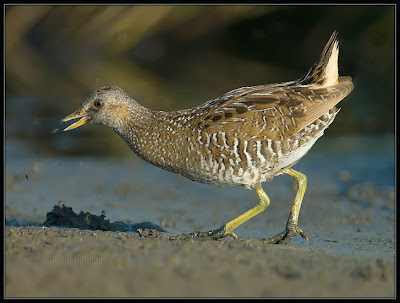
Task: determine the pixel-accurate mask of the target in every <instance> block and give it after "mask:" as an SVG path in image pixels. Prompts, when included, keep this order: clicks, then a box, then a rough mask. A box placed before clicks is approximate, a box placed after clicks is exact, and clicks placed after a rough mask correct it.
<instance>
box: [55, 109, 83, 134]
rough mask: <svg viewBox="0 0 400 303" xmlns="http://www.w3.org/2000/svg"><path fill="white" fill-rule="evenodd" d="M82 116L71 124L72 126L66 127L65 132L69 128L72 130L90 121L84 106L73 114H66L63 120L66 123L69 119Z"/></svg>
mask: <svg viewBox="0 0 400 303" xmlns="http://www.w3.org/2000/svg"><path fill="white" fill-rule="evenodd" d="M78 118H81V119H80V120H79V121H77V122H75V123H73V124H71V125H70V126H68V127H66V128H64V130H63V131H64V132H65V131H67V130H71V129H74V128H77V127H79V126H81V125H83V124H86V123H87V121H88V116H87V115H86V112H85V110H84V109H83V108H80V109H78V110H77V111H75V112H73V113H72V114H70V115H69V116H66V117H65V118H64V119H62V120H61V122H62V123H65V122H67V121H69V120H73V119H78Z"/></svg>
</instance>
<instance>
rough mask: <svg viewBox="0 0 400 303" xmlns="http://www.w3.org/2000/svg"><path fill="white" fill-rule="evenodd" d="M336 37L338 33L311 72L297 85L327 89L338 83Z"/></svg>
mask: <svg viewBox="0 0 400 303" xmlns="http://www.w3.org/2000/svg"><path fill="white" fill-rule="evenodd" d="M336 37H337V32H336V31H334V32H333V33H332V36H331V37H330V39H329V41H328V43H327V44H326V45H325V48H324V50H323V51H322V54H321V57H320V58H319V60H318V62H317V63H315V64H314V65H313V66H312V67H311V68H310V70H309V71H308V72H307V73H306V74H305V75H304V76H303V77H302V78H300V79H299V80H298V81H297V84H300V85H312V84H318V85H321V86H324V87H326V86H331V85H335V84H337V83H338V78H339V70H338V58H339V42H338V40H337V39H336Z"/></svg>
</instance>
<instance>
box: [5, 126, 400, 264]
mask: <svg viewBox="0 0 400 303" xmlns="http://www.w3.org/2000/svg"><path fill="white" fill-rule="evenodd" d="M327 132H329V130H328V131H327ZM121 141H122V140H121ZM82 144H85V143H82ZM294 168H295V169H297V170H299V171H302V172H303V173H305V174H306V175H307V176H308V188H307V192H306V195H305V198H304V202H303V206H302V210H301V213H300V219H299V221H300V227H301V228H303V229H304V231H306V233H307V235H308V236H309V238H310V243H309V244H308V245H310V246H312V247H320V248H328V249H333V250H337V251H342V252H346V251H348V252H356V253H363V254H367V255H377V254H378V255H383V256H386V257H390V256H393V253H394V218H395V217H394V205H395V204H394V203H395V202H394V140H393V137H392V136H381V135H376V136H356V137H332V136H324V137H323V138H322V139H320V140H319V141H318V143H317V144H316V145H315V146H314V147H313V148H312V150H311V151H310V152H309V153H308V154H307V156H306V157H304V158H303V159H302V160H301V161H300V162H299V163H298V164H297V165H296V166H295V167H294ZM263 188H264V190H265V191H266V192H267V194H268V195H269V196H270V198H271V205H270V207H269V208H268V209H267V210H266V211H265V212H264V213H262V214H260V215H258V216H256V217H254V218H253V219H251V220H250V221H248V222H246V223H245V224H244V225H242V226H241V227H239V228H238V230H237V233H238V235H239V236H240V237H241V238H249V237H252V238H265V237H267V236H270V235H273V234H275V233H278V232H280V231H282V230H283V228H284V227H285V224H286V220H287V216H288V214H289V211H290V208H291V204H292V203H293V199H294V196H295V182H294V181H293V179H291V178H290V177H289V176H279V177H276V178H274V179H273V180H272V181H271V182H269V183H265V184H263ZM5 198H6V199H5V205H6V211H5V215H6V220H7V222H8V224H24V222H25V223H26V222H34V223H43V222H44V221H45V219H46V213H47V212H49V211H51V209H52V208H53V206H54V205H55V204H57V203H58V202H59V201H60V200H62V201H64V203H65V204H66V205H67V206H70V207H72V208H73V210H74V211H75V212H76V213H79V212H80V211H84V212H86V211H88V212H91V213H92V214H96V215H100V214H101V212H102V211H103V210H104V211H105V213H106V216H107V218H109V219H110V221H111V222H115V221H124V222H126V223H135V222H143V221H150V222H152V223H155V224H159V225H161V226H162V227H163V228H164V229H166V230H167V231H168V232H169V233H170V234H180V233H188V232H192V231H195V230H202V231H206V230H210V229H214V228H218V227H220V226H221V225H222V224H223V223H226V222H227V221H229V220H231V219H233V218H235V217H236V216H238V215H240V214H241V213H243V212H244V211H246V210H247V209H249V208H251V207H253V206H254V205H256V204H257V202H258V201H257V195H256V193H255V192H254V191H249V190H246V189H241V188H220V187H214V186H209V185H204V184H199V183H196V182H193V181H190V180H189V179H186V178H184V177H182V176H179V175H176V174H173V173H170V172H167V171H164V170H162V169H159V168H157V167H154V166H152V165H150V164H147V163H146V162H144V161H142V160H141V159H139V158H138V157H137V156H136V155H134V154H133V153H129V154H128V155H126V156H119V157H117V156H108V157H96V158H93V157H79V158H78V157H73V158H69V157H61V156H41V155H38V154H35V153H33V152H32V151H31V150H30V148H29V145H27V144H26V142H24V141H22V140H19V139H8V138H7V140H6V197H5ZM28 224H32V223H28ZM292 243H293V244H296V245H305V244H304V241H303V240H302V239H301V238H300V237H295V238H294V239H293V241H292Z"/></svg>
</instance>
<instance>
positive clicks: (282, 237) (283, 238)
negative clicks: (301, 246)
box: [263, 226, 308, 245]
mask: <svg viewBox="0 0 400 303" xmlns="http://www.w3.org/2000/svg"><path fill="white" fill-rule="evenodd" d="M296 233H299V234H300V236H301V237H302V238H303V239H304V240H306V242H307V243H308V237H307V236H306V234H305V233H304V232H303V231H302V230H301V229H300V228H299V227H297V226H296V227H294V228H290V229H286V230H285V231H283V232H280V233H279V234H277V235H275V236H271V237H269V238H267V239H263V240H264V243H265V244H284V245H289V243H290V241H291V240H292V238H293V237H294V236H295V235H296Z"/></svg>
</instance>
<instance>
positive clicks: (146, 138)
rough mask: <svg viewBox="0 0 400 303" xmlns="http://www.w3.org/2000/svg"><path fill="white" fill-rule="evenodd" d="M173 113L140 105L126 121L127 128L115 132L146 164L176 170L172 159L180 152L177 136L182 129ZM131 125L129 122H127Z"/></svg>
mask: <svg viewBox="0 0 400 303" xmlns="http://www.w3.org/2000/svg"><path fill="white" fill-rule="evenodd" d="M172 117H173V112H163V111H152V110H150V109H148V108H146V107H144V106H141V105H139V106H138V107H137V108H135V110H134V111H132V112H131V113H130V117H129V119H125V120H124V121H125V122H124V127H119V128H115V129H114V130H115V132H116V133H118V134H119V135H120V136H121V138H122V139H124V141H125V142H126V144H128V146H129V147H130V148H131V149H132V151H134V152H135V153H136V154H137V155H138V156H139V157H141V158H142V159H144V160H145V161H147V162H149V163H151V164H153V165H156V166H159V167H162V168H164V169H167V170H173V167H172V166H171V165H170V159H169V158H170V155H172V152H174V151H176V148H177V146H175V141H176V140H175V139H176V138H175V139H174V135H175V134H176V135H178V134H179V132H176V131H177V130H178V128H179V125H178V124H176V123H174V121H173V118H172ZM127 121H129V122H127Z"/></svg>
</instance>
